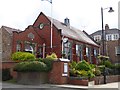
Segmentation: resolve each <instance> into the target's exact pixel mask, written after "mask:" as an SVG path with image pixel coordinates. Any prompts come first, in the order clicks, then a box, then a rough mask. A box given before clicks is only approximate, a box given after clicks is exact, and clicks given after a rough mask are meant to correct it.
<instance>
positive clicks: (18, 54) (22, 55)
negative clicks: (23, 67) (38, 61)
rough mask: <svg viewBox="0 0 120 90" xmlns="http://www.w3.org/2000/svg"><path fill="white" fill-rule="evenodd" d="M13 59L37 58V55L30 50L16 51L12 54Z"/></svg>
mask: <svg viewBox="0 0 120 90" xmlns="http://www.w3.org/2000/svg"><path fill="white" fill-rule="evenodd" d="M12 60H14V61H17V60H19V61H27V60H30V61H31V60H35V55H33V54H31V53H28V52H15V53H13V54H12Z"/></svg>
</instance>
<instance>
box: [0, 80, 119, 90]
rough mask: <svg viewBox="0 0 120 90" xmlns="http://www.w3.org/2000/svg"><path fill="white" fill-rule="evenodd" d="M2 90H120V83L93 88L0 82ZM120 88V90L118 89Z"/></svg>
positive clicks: (94, 86)
mask: <svg viewBox="0 0 120 90" xmlns="http://www.w3.org/2000/svg"><path fill="white" fill-rule="evenodd" d="M0 86H1V88H3V89H2V90H40V89H44V90H45V89H49V90H54V89H57V90H88V89H91V90H93V88H94V89H95V90H97V89H98V90H100V89H102V90H104V89H105V90H106V89H108V90H120V87H118V86H120V82H119V83H118V82H114V83H107V84H102V85H93V86H89V87H88V86H79V85H68V84H65V85H54V84H41V85H19V84H12V83H6V82H4V83H1V82H0ZM118 88H119V89H118Z"/></svg>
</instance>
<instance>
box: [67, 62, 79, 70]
mask: <svg viewBox="0 0 120 90" xmlns="http://www.w3.org/2000/svg"><path fill="white" fill-rule="evenodd" d="M69 66H70V68H71V69H76V66H77V63H76V62H75V61H72V62H71V63H70V64H69Z"/></svg>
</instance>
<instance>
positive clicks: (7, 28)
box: [1, 26, 21, 34]
mask: <svg viewBox="0 0 120 90" xmlns="http://www.w3.org/2000/svg"><path fill="white" fill-rule="evenodd" d="M1 28H3V29H5V30H6V31H7V32H8V33H10V34H12V33H13V31H16V32H21V30H19V29H14V28H10V27H7V26H2V27H1Z"/></svg>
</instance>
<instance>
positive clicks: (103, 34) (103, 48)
mask: <svg viewBox="0 0 120 90" xmlns="http://www.w3.org/2000/svg"><path fill="white" fill-rule="evenodd" d="M106 9H109V11H108V12H114V10H113V9H112V7H108V8H102V7H101V19H102V54H103V56H105V45H104V39H105V37H104V36H105V32H104V23H103V10H106ZM103 62H104V61H103ZM103 76H104V84H106V71H105V67H104V71H103Z"/></svg>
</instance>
